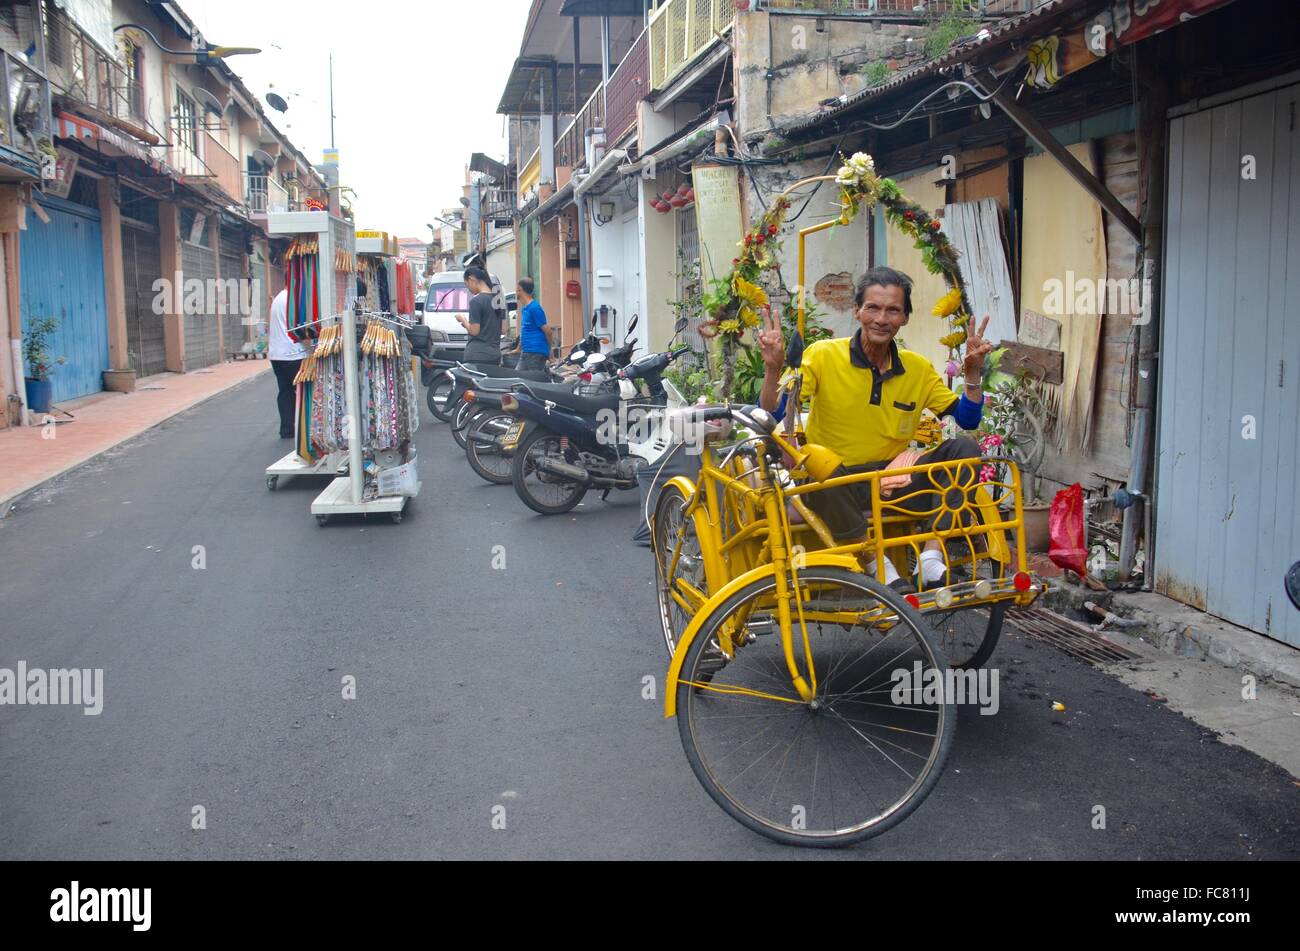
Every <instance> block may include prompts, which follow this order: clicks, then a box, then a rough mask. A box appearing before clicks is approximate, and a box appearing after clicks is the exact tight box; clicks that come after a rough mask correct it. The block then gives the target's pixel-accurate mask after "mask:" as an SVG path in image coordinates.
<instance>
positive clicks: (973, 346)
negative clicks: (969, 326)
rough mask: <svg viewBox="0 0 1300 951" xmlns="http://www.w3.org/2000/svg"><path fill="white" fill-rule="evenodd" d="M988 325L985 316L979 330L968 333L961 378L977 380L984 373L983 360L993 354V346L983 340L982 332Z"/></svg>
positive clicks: (987, 319)
mask: <svg viewBox="0 0 1300 951" xmlns="http://www.w3.org/2000/svg"><path fill="white" fill-rule="evenodd" d="M988 325H989V318H988V317H987V316H986V317H985V318H984V320H983V321H981V322H980V325H979V328H978V329H974V330H972V331H971V332H970V335H969V336H968V337H967V338H966V356H965V358H964V359H963V360H962V376H963V377H964V378H965V379H967V380H970V381H975V380H979V379H980V378H981V376H982V375H983V373H984V358H985V357H987V356H988V355H989V354H990V353H992V352H993V344H991V343H989V342H988V341H987V340H985V339H984V330H985V329H986V328H987V327H988Z"/></svg>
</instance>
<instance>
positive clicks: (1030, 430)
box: [949, 348, 1051, 552]
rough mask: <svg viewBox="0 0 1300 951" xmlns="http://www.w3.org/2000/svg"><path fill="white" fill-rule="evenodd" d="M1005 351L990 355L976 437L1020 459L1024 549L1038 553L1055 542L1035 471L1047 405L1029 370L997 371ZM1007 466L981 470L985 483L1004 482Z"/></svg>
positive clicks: (992, 450) (987, 448)
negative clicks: (982, 415) (1040, 397)
mask: <svg viewBox="0 0 1300 951" xmlns="http://www.w3.org/2000/svg"><path fill="white" fill-rule="evenodd" d="M1005 352H1006V350H1005V348H1002V349H998V350H995V351H994V352H993V353H991V354H989V358H988V364H987V369H986V373H987V382H986V390H985V402H984V419H983V421H982V422H981V423H980V428H979V433H978V437H977V438H978V439H979V443H980V448H981V449H983V450H984V453H985V454H986V455H991V456H1005V457H1008V458H1010V459H1012V460H1014V461H1015V463H1016V466H1017V468H1019V470H1020V476H1021V480H1022V491H1023V495H1024V507H1023V512H1024V521H1025V530H1024V535H1025V548H1026V550H1027V551H1033V552H1041V551H1047V549H1048V546H1049V544H1050V542H1051V535H1050V532H1049V526H1048V512H1049V510H1050V504H1049V503H1048V502H1046V501H1044V500H1043V499H1041V498H1039V495H1038V477H1037V475H1036V473H1037V471H1038V467H1039V465H1041V464H1042V461H1043V452H1044V449H1045V442H1044V438H1043V432H1044V428H1045V426H1044V421H1043V412H1042V403H1041V401H1040V400H1039V399H1038V395H1037V393H1036V392H1035V391H1034V389H1033V386H1032V385H1031V381H1030V378H1029V376H1028V374H1026V373H1025V371H1023V370H1021V371H1020V372H1018V373H1016V374H1014V375H1013V374H1009V373H1002V372H999V371H998V364H999V362H1000V361H1001V359H1002V356H1003V354H1004V353H1005ZM949 369H951V367H949ZM1004 468H1005V467H1003V466H995V465H987V466H985V467H984V469H983V471H982V472H981V473H980V479H981V481H984V482H1001V483H1005V481H1006V479H1005V476H1006V472H1005V471H1004Z"/></svg>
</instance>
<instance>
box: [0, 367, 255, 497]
mask: <svg viewBox="0 0 1300 951" xmlns="http://www.w3.org/2000/svg"><path fill="white" fill-rule="evenodd" d="M270 370H271V363H270V361H269V360H235V361H231V362H229V363H222V364H218V365H217V366H213V367H207V368H205V369H203V370H196V371H193V372H190V373H161V374H159V375H157V376H152V377H146V378H144V379H142V380H140V381H138V382H137V383H136V389H135V392H133V393H98V394H96V395H94V396H91V397H87V398H85V399H83V400H76V401H72V402H68V403H62V404H58V407H57V408H58V409H62V410H67V411H68V412H69V413H71V414H72V416H73V417H74V418H73V419H69V418H68V417H67V416H64V415H62V414H60V413H58V412H51V414H50V418H52V419H54V420H55V421H56V423H55V425H53V426H50V425H46V426H26V427H18V428H13V429H9V430H5V431H2V432H0V518H2V517H3V516H4V513H6V512H8V510H9V506H10V505H11V504H12V502H13V501H14V499H16V498H17V497H18V496H20V495H22V494H23V493H25V492H29V491H31V490H32V489H34V488H36V487H37V486H38V485H40V484H41V483H43V482H46V481H48V480H49V479H52V478H54V477H55V476H57V475H61V474H62V473H64V472H67V471H68V470H70V469H75V468H76V467H77V466H80V465H83V464H85V463H86V462H89V461H90V460H91V459H93V458H95V457H96V456H98V455H99V454H100V453H102V452H105V451H107V450H109V449H111V448H113V447H114V446H116V445H118V444H119V443H122V442H125V441H126V440H128V439H131V438H132V437H134V436H138V435H139V434H140V433H142V432H145V431H146V430H149V429H152V428H153V427H154V426H157V425H158V424H159V423H161V422H163V421H164V420H167V419H170V418H171V417H172V416H175V415H176V414H177V413H183V412H184V411H185V410H187V409H189V408H190V407H192V406H196V405H198V404H199V403H202V402H203V401H204V400H208V399H211V398H212V397H214V396H216V395H217V394H218V393H223V392H225V391H226V390H228V389H230V388H231V387H235V386H239V385H240V384H241V383H244V382H246V381H247V380H250V379H252V378H253V377H256V376H259V375H261V374H263V373H269V372H270ZM268 412H271V413H274V407H271V408H269V409H268Z"/></svg>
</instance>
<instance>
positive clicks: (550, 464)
mask: <svg viewBox="0 0 1300 951" xmlns="http://www.w3.org/2000/svg"><path fill="white" fill-rule="evenodd" d="M533 467H534V468H535V469H537V470H538V471H539V472H545V473H546V474H547V475H553V476H559V477H560V478H562V479H568V480H569V481H570V482H578V483H580V484H582V485H585V486H587V487H588V488H590V487H591V473H589V472H588V471H587V470H586V469H584V468H583V467H582V466H575V465H573V464H572V463H569V462H562V461H561V460H559V459H552V458H551V457H550V456H542V457H541V458H540V459H537V460H535V461H534V462H533Z"/></svg>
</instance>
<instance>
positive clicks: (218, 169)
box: [203, 132, 244, 205]
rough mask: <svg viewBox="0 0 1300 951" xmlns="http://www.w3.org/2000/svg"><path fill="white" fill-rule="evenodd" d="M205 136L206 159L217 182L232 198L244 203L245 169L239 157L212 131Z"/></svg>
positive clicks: (204, 152) (204, 149)
mask: <svg viewBox="0 0 1300 951" xmlns="http://www.w3.org/2000/svg"><path fill="white" fill-rule="evenodd" d="M204 138H205V141H204V143H203V155H204V161H206V162H207V163H208V168H210V169H212V174H213V176H214V177H215V178H216V180H217V184H218V185H219V186H220V187H221V190H222V191H223V192H225V193H226V194H227V195H229V196H230V198H231V200H233V201H235V202H237V203H238V204H241V205H242V204H243V203H244V170H243V169H242V168H240V167H239V159H237V158H235V156H233V155H231V154H230V152H229V151H228V150H227V149H226V147H225V146H224V145H222V144H221V143H220V142H218V141H217V140H216V138H215V137H213V135H212V133H210V132H205V133H204Z"/></svg>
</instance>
